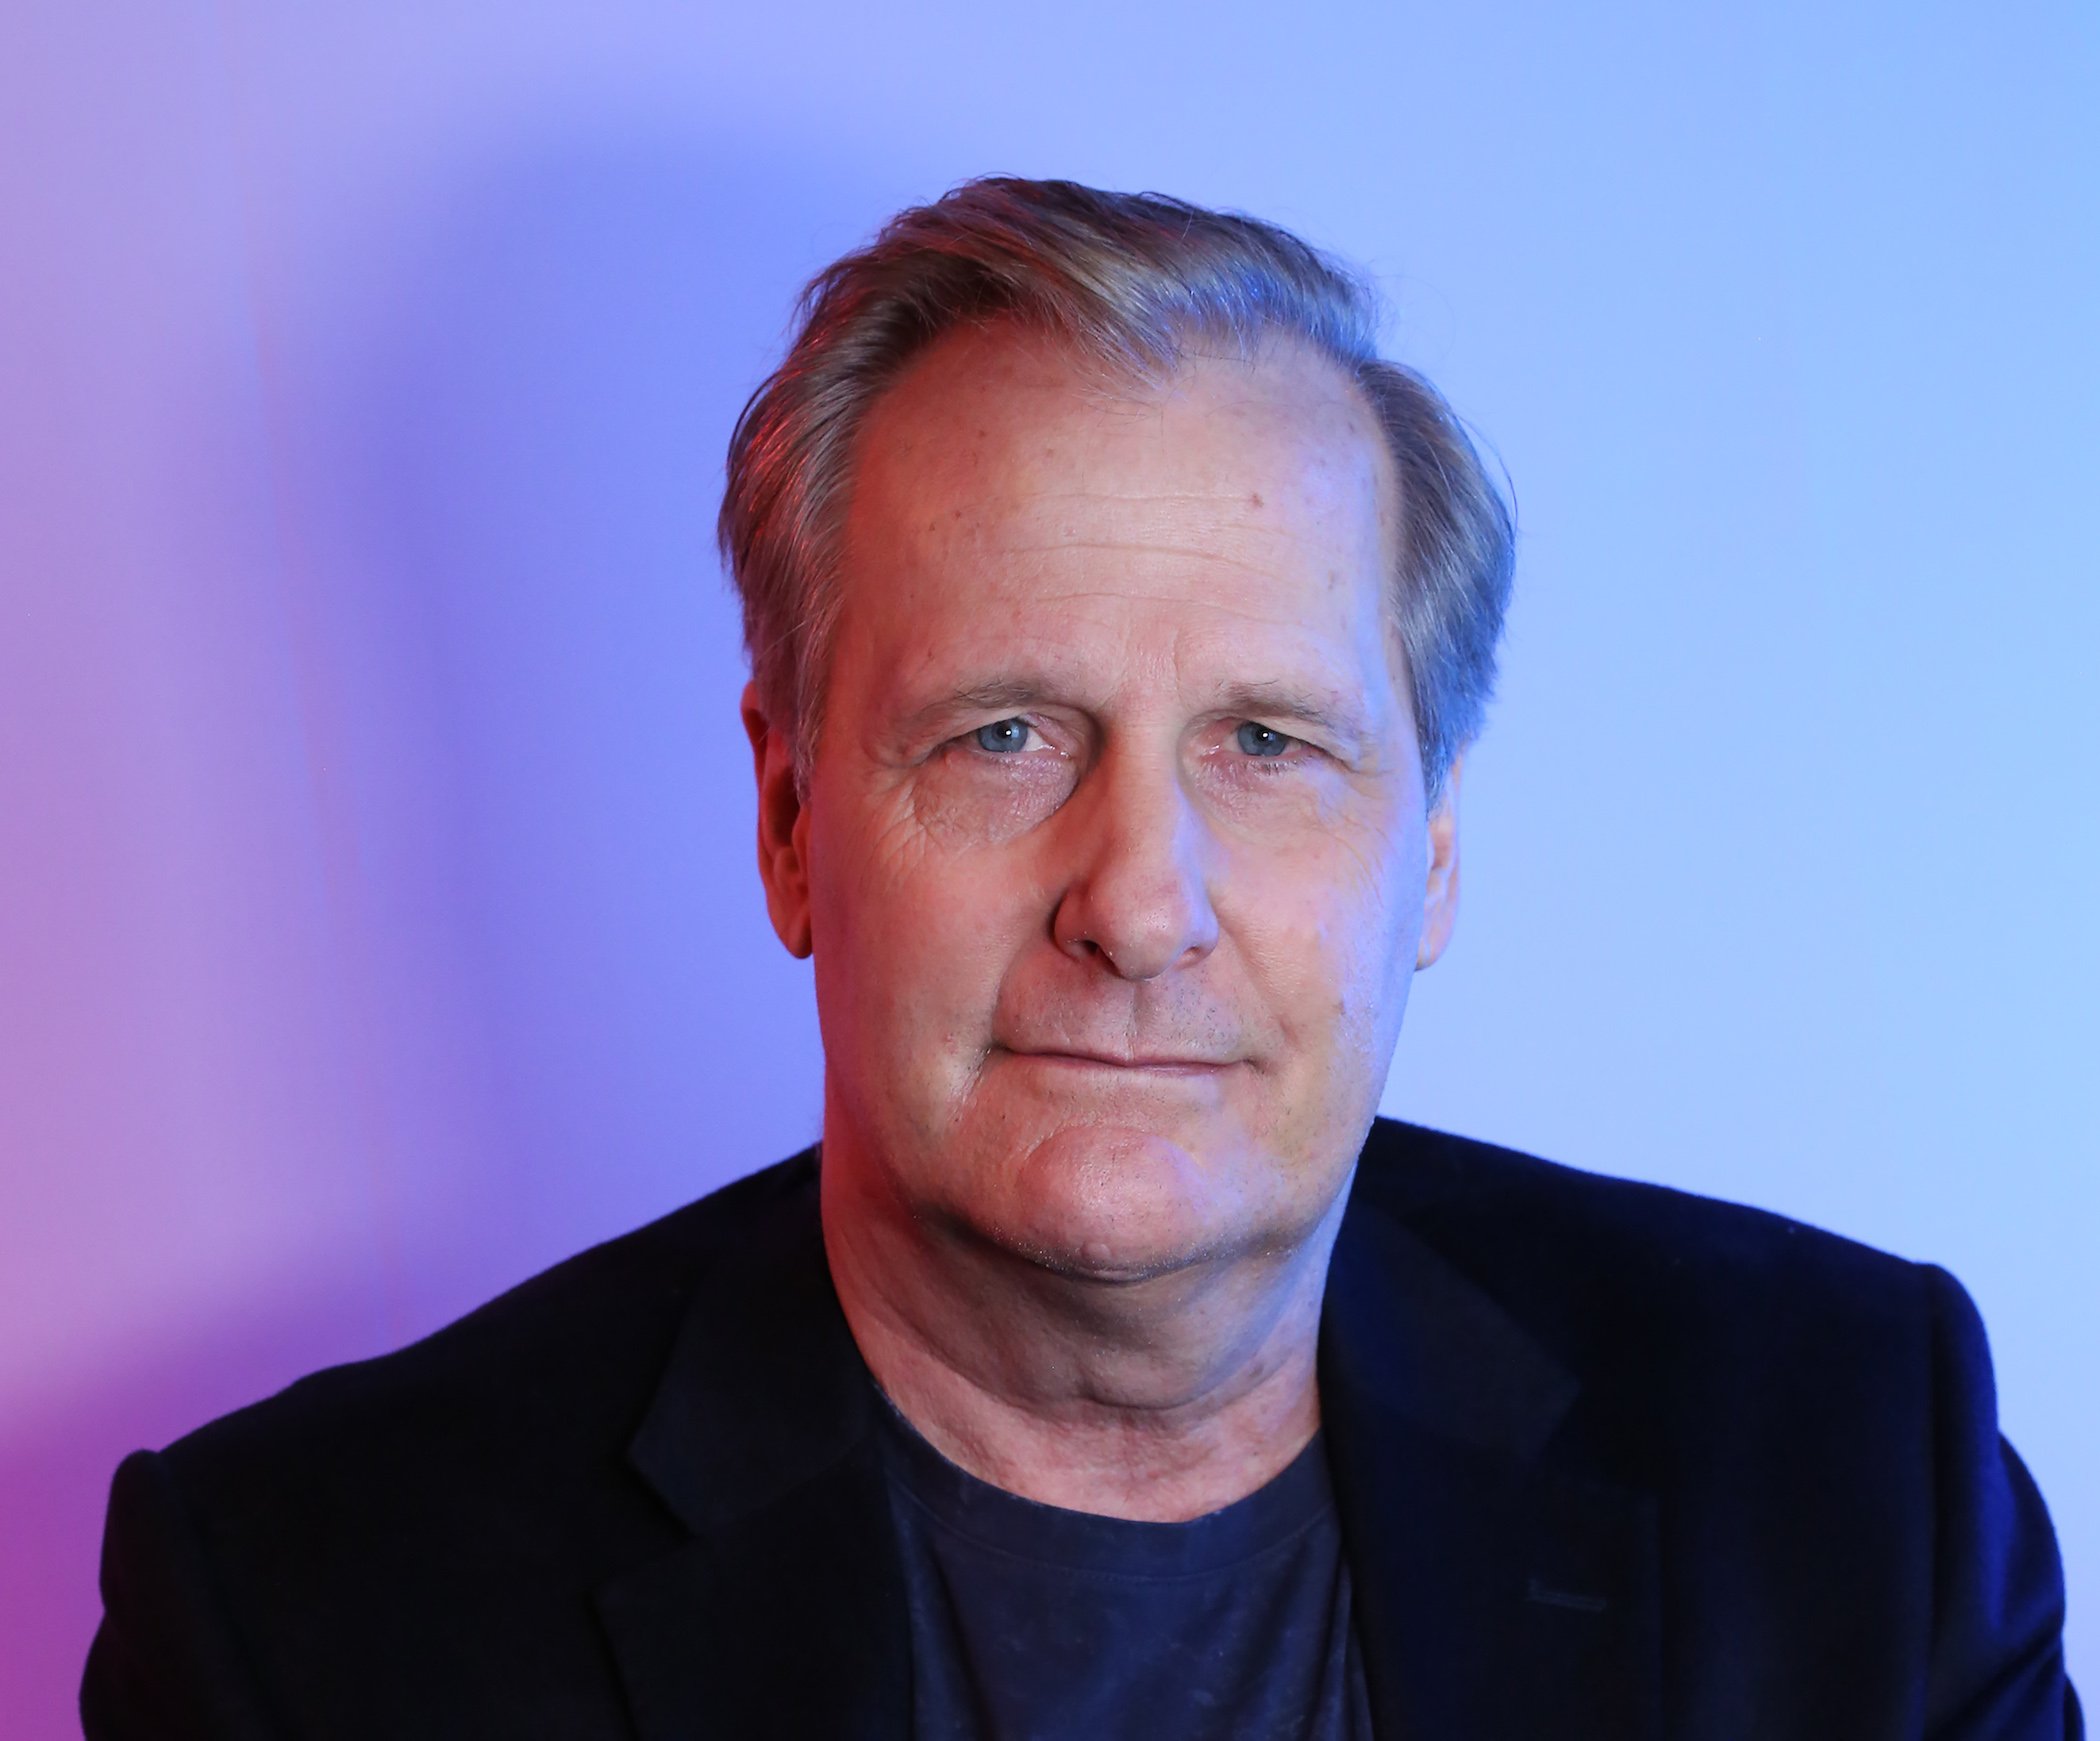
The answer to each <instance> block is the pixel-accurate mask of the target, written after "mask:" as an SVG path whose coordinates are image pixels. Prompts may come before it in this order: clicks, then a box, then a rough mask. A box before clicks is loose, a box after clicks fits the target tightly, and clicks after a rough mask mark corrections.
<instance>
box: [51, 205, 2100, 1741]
mask: <svg viewBox="0 0 2100 1741" xmlns="http://www.w3.org/2000/svg"><path fill="white" fill-rule="evenodd" d="M722 528H723V540H724V548H725V551H726V553H727V555H728V558H729V560H730V563H731V566H732V568H733V570H734V573H735V576H736V580H737V583H738V585H739V587H740V588H741V590H742V594H743V598H744V602H745V610H746V628H747V637H748V641H749V645H750V650H751V654H752V661H753V682H752V685H751V687H750V688H749V689H748V690H747V692H746V695H745V699H744V720H745V724H746V727H747V729H748V731H749V734H750V739H751V744H752V748H753V752H754V759H755V766H756V771H757V778H758V789H759V849H760V850H759V857H760V869H761V872H762V875H763V879H764V883H765V890H766V898H767V902H768V907H769V910H770V912H771V915H772V919H773V923H774V926H775V928H776V929H777V930H778V932H779V934H780V937H781V939H782V941H783V942H784V943H785V944H786V945H787V947H788V948H789V949H790V950H791V951H792V952H794V953H795V954H797V955H808V956H813V957H814V962H815V971H816V986H817V999H818V1008H819V1013H820V1016H821V1020H822V1029H823V1037H824V1050H825V1100H824V1128H823V1140H822V1143H821V1145H820V1148H819V1150H816V1151H812V1152H810V1153H809V1154H806V1155H803V1156H800V1157H797V1158H796V1159H794V1160H792V1161H789V1162H786V1163H784V1164H782V1165H781V1166H778V1167H774V1168H772V1169H769V1170H768V1171H766V1172H763V1173H760V1174H758V1175H757V1176H755V1177H753V1178H750V1179H747V1180H744V1181H743V1182H741V1183H739V1184H737V1185H734V1186H731V1187H730V1188H729V1189H727V1190H726V1191H723V1192H720V1193H718V1194H717V1195H715V1196H714V1197H711V1198H709V1199H707V1200H705V1201H703V1202H701V1203H698V1204H695V1205H693V1206H692V1207H690V1208H688V1209H685V1210H682V1211H680V1212H679V1213H677V1214H675V1215H673V1216H671V1217H669V1218H668V1219H666V1220H665V1221H663V1222H660V1223H658V1224H656V1225H655V1226H653V1227H649V1228H645V1229H643V1230H642V1231H640V1232H638V1233H635V1234H632V1235H629V1236H628V1237H626V1238H624V1239H621V1240H616V1241H614V1242H613V1243H611V1244H610V1245H607V1246H604V1247H601V1248H599V1249H598V1250H596V1251H594V1252H590V1253H587V1254H585V1255H584V1256H583V1257H581V1258H578V1259H576V1260H574V1261H573V1262H571V1263H569V1264H566V1265H564V1266H562V1267H561V1268H559V1269H557V1270H555V1271H552V1272H550V1273H549V1274H548V1275H545V1276H542V1277H541V1278H539V1279H538V1280H536V1281H534V1282H530V1283H528V1284H526V1285H525V1286H524V1287H523V1288H521V1289H519V1290H518V1291H517V1292H515V1293H513V1294H511V1295H509V1296H507V1297H505V1298H504V1299H502V1300H500V1301H498V1302H496V1303H495V1304H493V1305H491V1306H489V1307H487V1308H484V1309H483V1310H482V1311H481V1312H479V1313H476V1314H475V1315H474V1316H472V1317H470V1318H468V1319H466V1320H465V1321H463V1322H462V1323H460V1324H457V1325H455V1326H453V1327H452V1328H450V1329H448V1330H446V1331H443V1332H441V1333H440V1334H439V1335H437V1336H435V1337H433V1338H431V1339H430V1340H428V1341H426V1342H423V1343H421V1344H418V1345H416V1346H415V1347H412V1348H409V1349H406V1350H403V1351H402V1352H400V1353H397V1354H395V1355H392V1356H389V1357H387V1358H385V1359H382V1360H378V1361H374V1362H371V1363H368V1364H366V1365H363V1366H358V1367H351V1368H346V1369H342V1370H339V1371H336V1372H331V1373H325V1374H322V1375H320V1376H318V1377H316V1378H312V1379H309V1380H307V1381H306V1382H304V1383H303V1384H300V1385H297V1386H294V1387H293V1388H292V1389H291V1390H290V1391H288V1392H286V1393H285V1394H284V1395H282V1396H280V1397H277V1398H275V1399H273V1400H272V1401H270V1402H266V1403H264V1404H261V1405H259V1406H258V1407H256V1408H254V1409H251V1410H248V1411H244V1412H243V1413H242V1414H239V1415H236V1416H233V1417H230V1418H229V1419H227V1420H224V1421H221V1422H218V1423H216V1424H214V1425H212V1426H209V1427H206V1428H205V1429H203V1430H202V1431H201V1432H199V1433H196V1434H194V1435H192V1436H191V1437H190V1438H188V1439H185V1440H184V1441H182V1442H181V1443H180V1444H178V1445H176V1446H174V1447H172V1448H171V1449H169V1450H168V1451H165V1452H163V1453H161V1454H159V1455H158V1456H153V1455H148V1454H145V1453H141V1454H140V1455H138V1456H136V1457H134V1458H132V1459H131V1460H129V1461H128V1462H127V1463H126V1464H125V1465H124V1467H123V1469H122V1470H120V1471H119V1474H118V1477H117V1481H116V1485H115V1490H114V1494H113V1498H112V1502H111V1515H110V1527H109V1537H108V1545H107V1551H106V1560H105V1573H104V1577H105V1596H106V1602H107V1619H106V1622H105V1625H104V1628H103V1631H102V1633H101V1635H100V1637H99V1638H98V1640H97V1642H96V1645H95V1649H94V1653H93V1655H92V1657H91V1659H90V1662H89V1667H88V1675H87V1681H86V1685H85V1688H84V1692H83V1709H84V1712H85V1715H86V1720H87V1726H88V1729H89V1733H90V1734H91V1735H92V1736H97V1737H117V1736H134V1735H137V1736H145V1735H155V1736H166V1735H212V1736H220V1735H224V1736H266V1735H267V1736H294V1735H298V1736H347V1735H367V1736H369V1735H385V1736H390V1737H391V1736H425V1735H428V1736H447V1737H452V1736H460V1735H478V1734H491V1735H497V1734H500V1735H506V1736H510V1735H518V1736H534V1735H544V1736H563V1737H596V1736H615V1735H621V1736H624V1735H641V1736H645V1737H657V1738H663V1737H671V1736H686V1735H691V1736H712V1735H719V1736H738V1737H741V1736H772V1735H780V1736H829V1735H854V1736H859V1735H868V1736H878V1735H880V1736H897V1737H905V1736H917V1737H932V1736H1009V1735H1012V1736H1021V1735H1026V1736H1044V1737H1067V1736H1069V1737H1089V1738H1092V1737H1112V1736H1123V1735H1145V1736H1149V1737H1166V1736H1174V1737H1183V1736H1187V1737H1197V1736H1255V1735H1260V1736H1317V1737H1322V1738H1335V1741H1338V1738H1359V1741H1360V1738H1362V1737H1365V1736H1370V1735H1377V1736H1379V1737H1384V1738H1387V1741H1390V1738H1391V1737H1395V1736H1417V1737H1466V1738H1495V1737H1512V1738H1514V1737H1524V1738H1535V1737H1550V1736H1566V1737H1584V1738H1598V1737H1659V1736H1664V1735H1668V1736H1672V1737H1698V1738H1712V1741H1723V1738H1726V1741H1742V1738H1745V1737H1789V1738H1792V1737H1814V1738H1822V1737H1831V1738H1840V1737H1841V1738H1844V1741H1867V1738H1881V1737H1888V1738H1893V1737H1898V1736H1903V1737H1920V1736H1930V1737H1934V1738H1937V1741H1956V1738H1962V1741H1984V1738H1986V1737H1990V1738H2001V1737H2005V1738H2010V1737H2021V1738H2037V1741H2038V1738H2040V1737H2043V1736H2048V1737H2061V1736H2065V1735H2074V1734H2077V1733H2079V1731H2080V1725H2079V1720H2078V1715H2077V1707H2076V1705H2075V1702H2074V1701H2073V1699H2072V1696H2071V1694H2070V1691H2069V1689H2068V1687H2067V1685H2066V1683H2065V1681H2064V1677H2063V1668H2062V1659H2061V1651H2060V1644H2059V1637H2060V1630H2061V1619H2062V1592H2061V1583H2060V1578H2059V1574H2058V1570H2057V1564H2056V1556H2055V1549H2054V1546H2053V1543H2052V1541H2051V1538H2050V1534H2049V1527H2048V1522H2047V1519H2046V1516H2045V1514H2044V1512H2043V1510H2042V1506H2041V1501H2040V1499H2039V1497H2038V1496H2037V1494H2036V1492H2035V1490H2034V1488H2033V1486H2032V1484H2031V1483H2030V1482H2029V1480H2028V1479H2027V1476H2026V1474H2025V1472H2024V1471H2023V1470H2022V1468H2021V1466H2020V1464H2019V1463H2018V1461H2017V1459H2016V1458H2015V1457H2014V1456H2013V1455H2012V1453H2011V1451H2010V1450H2009V1449H2008V1448H2007V1447H2006V1446H2005V1445H2004V1443H2003V1442H2002V1440H2001V1439H2000V1438H1999V1436H1998V1433H1997V1429H1996V1425H1995V1420H1994V1414H1993V1405H1992V1399H1991V1388H1990V1374H1989V1365H1988V1358H1987V1355H1986V1352H1985V1348H1984V1343H1983V1337H1982V1331H1981V1327H1980V1325H1979V1323H1978V1321H1977V1319H1976V1316H1975V1313H1974V1311H1973V1309H1972V1308H1971V1307H1970V1306H1969V1304H1968V1302H1967V1300H1966V1298H1965V1296H1964V1295H1963V1294H1962V1292H1961V1291H1960V1289H1959V1288H1958V1286H1957V1285H1956V1284H1955V1283H1954V1282H1953V1281H1952V1280H1951V1279H1949V1278H1948V1277H1946V1276H1945V1275H1943V1274H1942V1273H1940V1272H1938V1271H1936V1270H1932V1269H1925V1268H1917V1267H1914V1266H1911V1265H1909V1264H1906V1263H1903V1262H1900V1261H1898V1260H1896V1259H1893V1258H1889V1257H1884V1256H1881V1255H1879V1254H1876V1253H1873V1252H1870V1251H1867V1250H1864V1249H1862V1248H1860V1247H1857V1246H1854V1245H1851V1244H1849V1243H1846V1242H1844V1241H1841V1240H1838V1239H1835V1238H1833V1237H1831V1236H1828V1235H1824V1234H1819V1233H1815V1232H1812V1231H1810V1230H1808V1229H1805V1228H1801V1227H1798V1226H1795V1225H1793V1224H1792V1223H1789V1222H1786V1221H1783V1220H1779V1219H1777V1218H1774V1217H1770V1216H1766V1215H1762V1214H1757V1213H1754V1212H1751V1211H1747V1210H1742V1209H1736V1208H1731V1207H1727V1206H1723V1205H1719V1204H1714V1203H1708V1202H1702V1201H1699V1200H1697V1199H1693V1198H1689V1197H1685V1196H1682V1195H1679V1194H1675V1193H1671V1192H1666V1191H1661V1190H1656V1189H1653V1188H1648V1187H1641V1186H1634V1185H1629V1184H1623V1183H1618V1182H1614V1181H1609V1180H1605V1179H1599V1178H1591V1177H1587V1176H1584V1175H1580V1174H1576V1173H1572V1172H1569V1171H1566V1170H1564V1169H1560V1168H1556V1167H1552V1166H1549V1165H1547V1164H1546V1163H1543V1162H1539V1161H1533V1160H1529V1159H1526V1158H1523V1157H1520V1156H1516V1155H1512V1154H1509V1153H1507V1152H1504V1151H1501V1150H1496V1149H1491V1148H1488V1147H1486V1146H1484V1145H1480V1144H1475V1143H1470V1142H1464V1141H1460V1140H1458V1139H1455V1138H1450V1137H1443V1136H1438V1135H1435V1134H1432V1133H1429V1132H1426V1131H1420V1130H1415V1129H1411V1128H1408V1127H1404V1126H1400V1125H1395V1124H1391V1123H1388V1122H1384V1121H1374V1113H1375V1109H1376V1105H1377V1100H1378V1095H1379V1092H1380V1088H1381V1084H1382V1082H1383V1079H1384V1076H1385V1072H1386V1067H1387V1062H1388V1059H1389V1058H1390V1055H1391V1053H1392V1050H1393V1046H1394V1043H1395V1039H1396V1037H1397V1034H1398V1031H1399V1027H1400V1020H1401V1014H1402V1011H1403V1009H1404V1007H1405V1005H1406V1000H1407V993H1408V986H1409V982H1410V977H1411V975H1412V974H1413V973H1414V972H1415V971H1416V970H1417V969H1418V968H1419V967H1424V966H1427V965H1429V964H1430V963H1432V962H1434V961H1435V959H1436V958H1437V955H1438V954H1439V952H1440V951H1441V950H1442V948H1443V947H1444V944H1445V941H1446V939H1447V938H1448V936H1449V934H1450V930H1451V925H1452V919H1453V913H1454V907H1455V902H1456V898H1457V892H1458V836H1457V816H1458V792H1459V781H1460V755H1461V752H1462V750H1463V748H1464V746H1465V744H1466V743H1467V742H1468V741H1469V740H1470V738H1471V737H1472V736H1473V734H1474V732H1475V731H1476V730H1477V729H1478V726H1479V723H1480V718H1481V712H1482V708H1483V706H1484V703H1485V700H1486V696H1487V692H1488V688H1489V684H1490V680H1491V676H1492V665H1493V650H1494V645H1495V640H1496V636H1497V632H1498V630H1499V626H1500V620H1501V616H1502V610H1503V605H1504V601H1505V597H1506V593H1507V588H1508V581H1509V567H1510V549H1511V534H1510V527H1509V523H1508V519H1507V516H1506V514H1505V512H1504V510H1503V508H1502V506H1501V504H1500V502H1499V500H1498V498H1497V496H1496V494H1495V492H1494V490H1493V489H1492V488H1491V487H1490V486H1489V484H1488V482H1487V481H1486V479H1485V478H1484V477H1483V475H1482V473H1481V469H1480V467H1479V464H1478V462H1477V460H1476V459H1475V457H1474V454H1473V452H1472V450H1471V448H1470V447H1469V445H1468V444H1467V442H1466V440H1465V437H1464V436H1463V434H1462V433H1461V432H1460V430H1459V427H1458V425H1457V423H1456V422H1455V420H1454V419H1453V418H1452V416H1451V414H1450V413H1449V411H1448V410H1447V409H1446V407H1445V406H1444V405H1443V403H1442V401H1441V400H1440V399H1439V398H1438V397H1437V396H1436V394H1435V393H1434V392H1433V390H1431V389H1430V388H1429V387H1428V386H1427V385H1426V383H1424V382H1422V381H1421V380H1420V379H1419V378H1417V377H1415V376H1413V375H1410V374H1408V373H1406V372H1404V371H1402V370H1399V369H1397V368H1395V367H1393V366H1391V365H1389V364H1386V363H1383V362H1381V361H1379V360H1378V358H1377V357H1376V354H1375V351H1374V349H1373V337H1372V331H1371V322H1370V317H1369V313H1368V310H1367V306H1366V299H1365V297H1364V294H1363V293H1362V292H1361V290H1360V289H1359V288H1358V287H1357V286H1356V285H1355V283H1354V282H1353V281H1352V280H1351V279H1350V278H1348V277H1347V276H1346V275H1345V274H1344V273H1342V272H1341V271H1340V270H1338V269H1337V268H1336V267H1335V266H1333V265H1332V264H1331V263H1330V262H1328V261H1326V260H1325V259H1323V258H1322V257H1320V256H1318V255H1316V254H1315V253H1313V252H1312V251H1311V250H1309V249H1307V248H1306V247H1304V246H1303V245H1302V244H1301V243H1299V242H1297V241H1296V240H1295V239H1293V238H1292V237H1290V236H1288V235H1286V234H1284V233H1282V232H1280V231H1277V230H1275V229H1273V228H1270V227H1268V226H1265V225H1261V224H1258V223H1255V222H1252V221H1250V220H1246V219H1241V218H1235V217H1228V216H1224V215H1220V214H1216V213H1212V212H1207V211H1203V210H1199V209H1196V208H1193V207H1189V206H1185V205H1181V204H1178V203H1176V202H1172V201H1166V200H1161V199H1157V198H1151V197H1145V198H1132V197H1126V196H1114V195H1106V194H1099V193H1095V192H1092V191H1089V190H1086V189H1082V188H1078V187H1075V186H1072V185H1069V184H1063V183H1028V182H1018V181H988V182H980V183H976V184H972V185H970V186H967V187H965V188H962V189H959V190H957V191H956V192H955V193H953V194H951V195H950V196H949V197H948V198H946V199H945V200H942V201H940V202H938V203H937V204H935V205H933V206H930V207H927V208H924V209H920V210H915V211H911V212H907V213H905V214H904V215H903V216H901V217H899V218H898V219H897V220H896V221H895V222H893V223H892V224H891V225H890V227H889V228H888V229H887V230H886V231H885V232H884V233H883V234H882V236H881V237H880V238H878V240H877V241H876V242H875V243H874V244H873V245H872V246H871V247H870V248H868V249H867V250H865V251H864V252H862V253H860V254H857V255H854V256H852V257H850V258H848V259H846V260H844V261H841V262H840V263H838V264H837V265H835V266H834V267H832V268H831V269H830V270H829V271H827V272H826V273H825V274H824V275H822V276H821V277H820V278H819V279H818V281H817V283H816V284H815V285H814V286H813V287H812V290H811V292H810V297H809V300H808V303H807V306H806V310H805V320H804V323H803V326H802V328H801V331H800V334H799V336H798V337H797V339H796V341H795V344H794V346H793V348H792V349H791V351H790V354H789V356H788V358H787V360H786V362H785V363H784V364H783V365H782V367H781V369H780V370H779V371H778V372H777V373H776V374H775V375H774V376H773V378H772V379H771V380H770V381H769V382H767V384H766V385H765V386H764V387H763V388H762V389H761V391H760V392H759V394H758V395H757V396H756V397H755V398H754V399H753V401H752V403H751V405H750V406H749V407H748V408H747V410H746V412H745V415H744V418H743V420H742V422H741V424H740V425H739V428H738V430H737V433H736V436H735V439H734V442H733V444H732V449H731V455H730V465H729V488H728V495H727V500H726V502H725V505H724V508H723V514H722Z"/></svg>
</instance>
